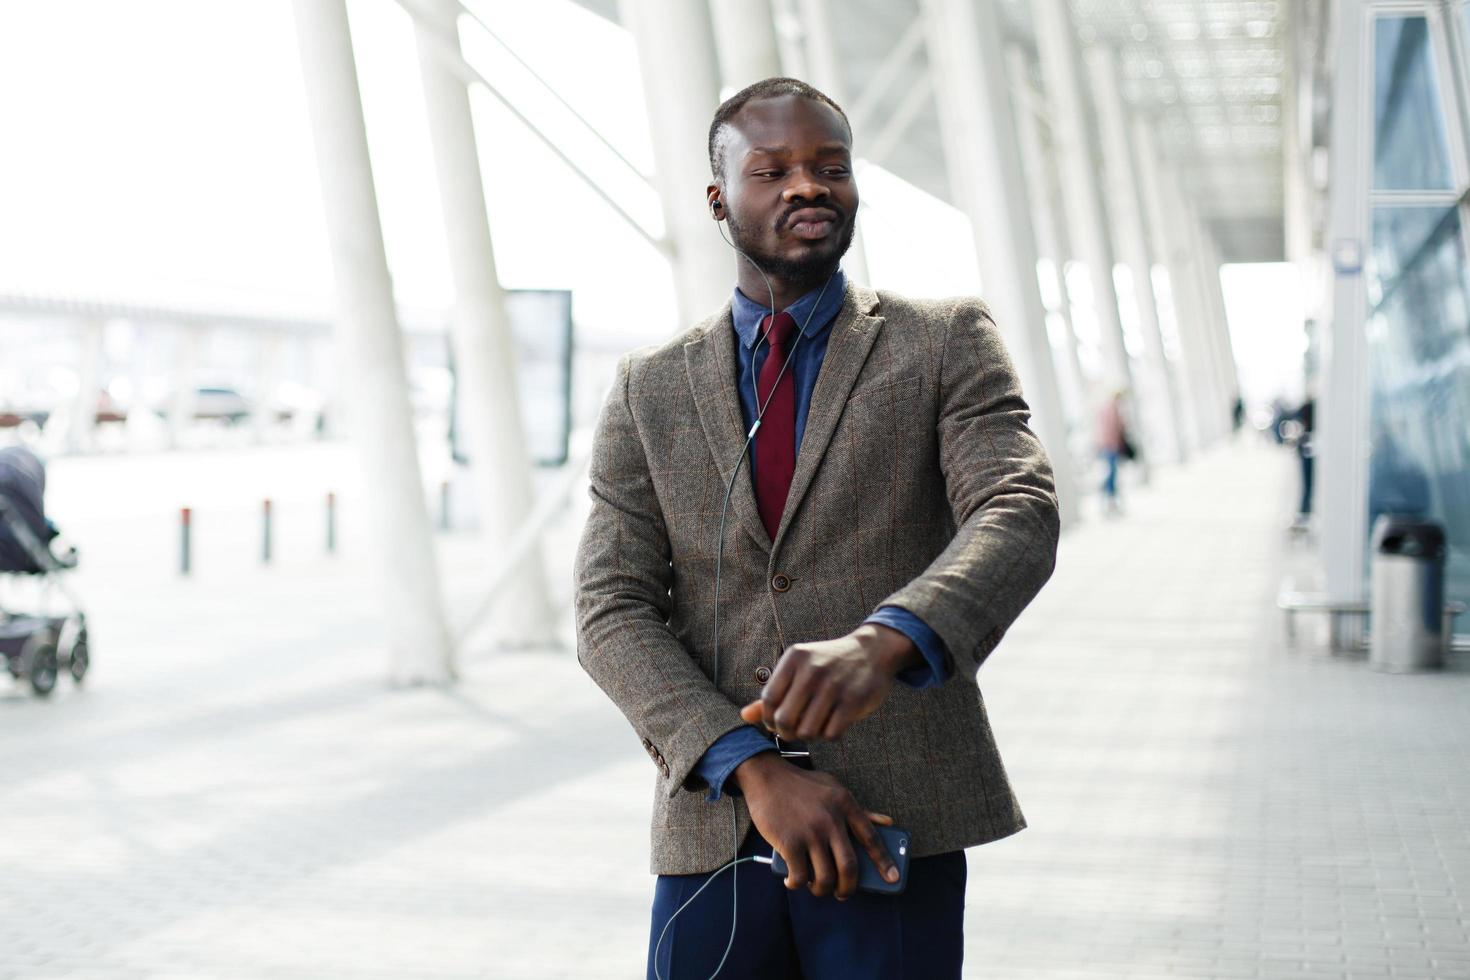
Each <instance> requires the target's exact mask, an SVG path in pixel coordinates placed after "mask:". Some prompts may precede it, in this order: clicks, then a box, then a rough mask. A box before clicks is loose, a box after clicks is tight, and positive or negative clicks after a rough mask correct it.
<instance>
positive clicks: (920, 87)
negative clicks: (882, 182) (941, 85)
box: [863, 70, 934, 166]
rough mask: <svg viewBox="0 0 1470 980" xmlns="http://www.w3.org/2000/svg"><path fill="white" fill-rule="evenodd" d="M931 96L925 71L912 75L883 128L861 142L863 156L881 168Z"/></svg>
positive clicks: (932, 91)
mask: <svg viewBox="0 0 1470 980" xmlns="http://www.w3.org/2000/svg"><path fill="white" fill-rule="evenodd" d="M933 94H934V83H933V82H932V81H931V80H930V78H929V72H928V71H927V70H925V71H922V72H919V73H917V74H915V75H913V76H912V77H911V78H910V79H909V84H908V88H907V90H906V91H905V92H904V93H903V98H902V99H900V100H899V103H898V107H897V108H895V109H894V110H893V113H892V115H890V116H889V117H888V118H887V119H885V120H884V121H883V128H882V129H880V130H878V132H877V134H876V135H874V136H873V138H872V139H867V140H864V141H863V145H864V147H865V152H864V153H863V156H864V157H865V158H867V159H868V160H871V161H872V162H874V163H876V164H878V165H879V166H882V164H883V161H884V160H887V159H888V157H889V156H890V155H891V154H892V153H893V150H894V147H896V146H898V141H899V140H901V139H903V137H904V134H905V133H907V132H908V131H909V127H910V126H912V125H913V124H914V120H915V119H917V118H919V113H921V112H923V111H924V110H925V109H926V108H927V107H928V106H929V97H930V96H932V95H933Z"/></svg>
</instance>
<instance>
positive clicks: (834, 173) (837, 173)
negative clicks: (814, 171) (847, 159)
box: [822, 167, 847, 177]
mask: <svg viewBox="0 0 1470 980" xmlns="http://www.w3.org/2000/svg"><path fill="white" fill-rule="evenodd" d="M822 173H824V174H826V175H827V176H828V177H846V176H847V168H846V167H827V168H826V169H825V170H823V171H822Z"/></svg>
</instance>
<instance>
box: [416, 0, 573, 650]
mask: <svg viewBox="0 0 1470 980" xmlns="http://www.w3.org/2000/svg"><path fill="white" fill-rule="evenodd" d="M420 10H421V11H422V16H421V17H418V18H415V20H414V30H415V33H416V34H417V36H418V48H419V66H420V71H421V74H422V77H423V85H424V102H425V104H426V106H427V108H428V117H429V136H430V138H431V139H432V140H433V143H434V164H435V173H436V174H437V176H438V178H439V204H440V209H441V210H442V211H443V213H444V231H445V235H446V237H447V239H448V244H449V267H450V273H451V274H452V276H453V279H454V308H453V312H452V315H451V318H450V339H451V341H452V342H453V345H454V364H455V370H456V372H457V378H458V382H459V392H460V405H461V407H462V409H463V411H462V412H461V415H460V424H461V425H462V426H463V431H464V434H465V442H466V445H467V447H468V450H469V456H470V469H471V476H472V477H473V486H474V491H475V512H476V516H477V517H478V519H479V529H480V536H481V538H482V539H483V541H484V543H485V545H486V546H487V547H486V552H487V554H494V553H495V550H496V548H497V547H498V546H499V545H500V544H501V543H503V542H505V541H507V540H509V539H510V538H511V537H512V536H513V535H514V534H515V532H516V530H517V529H518V528H519V527H520V526H521V525H522V524H523V523H524V522H525V520H526V518H527V516H528V515H529V514H530V513H531V507H532V505H533V503H534V495H535V489H534V487H533V485H532V478H531V461H530V457H529V454H528V452H527V448H526V437H525V429H524V425H523V423H522V420H521V402H520V397H519V389H518V385H517V381H516V371H515V367H516V358H515V345H514V340H513V336H512V333H511V324H510V316H509V315H508V314H507V313H506V309H505V296H504V294H503V293H502V292H501V289H500V280H499V278H498V277H497V275H496V268H495V249H494V247H493V246H492V244H491V240H490V221H489V217H488V215H487V212H486V207H485V192H484V187H483V185H482V183H481V176H480V174H481V170H480V155H479V151H478V149H477V148H476V145H475V127H474V121H473V119H472V117H471V114H470V99H469V90H468V89H467V88H466V87H465V85H464V83H463V82H462V81H460V79H459V76H458V75H457V74H456V73H455V72H454V71H452V70H451V69H450V68H449V66H448V65H446V64H445V63H444V61H443V55H442V52H444V51H446V50H449V51H453V50H458V49H459V29H458V11H459V3H458V0H425V2H423V3H421V4H420ZM553 631H554V623H553V620H552V612H551V602H550V599H549V597H548V595H547V586H546V571H545V569H544V567H543V563H542V560H541V554H540V550H539V549H536V548H533V549H532V550H531V553H530V555H529V556H528V557H527V558H526V559H525V561H524V562H522V563H521V566H520V569H519V571H518V572H517V573H516V574H515V575H513V576H512V577H511V578H510V579H509V580H508V582H507V585H506V586H505V588H504V590H503V592H502V593H501V596H500V600H499V603H498V604H497V606H496V630H495V633H496V635H498V636H499V638H500V639H501V641H502V643H504V644H506V645H516V646H525V645H533V644H546V643H549V642H550V641H551V639H552V636H553Z"/></svg>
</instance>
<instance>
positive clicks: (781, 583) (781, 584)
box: [771, 575, 791, 592]
mask: <svg viewBox="0 0 1470 980" xmlns="http://www.w3.org/2000/svg"><path fill="white" fill-rule="evenodd" d="M771 588H773V589H775V590H776V591H777V592H785V591H786V590H787V589H789V588H791V579H789V578H787V577H786V576H785V575H777V576H776V577H775V578H773V579H771Z"/></svg>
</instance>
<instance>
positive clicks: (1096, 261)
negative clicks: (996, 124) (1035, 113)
mask: <svg viewBox="0 0 1470 980" xmlns="http://www.w3.org/2000/svg"><path fill="white" fill-rule="evenodd" d="M1031 12H1032V18H1033V20H1034V22H1035V25H1036V45H1037V48H1038V49H1039V50H1040V52H1041V68H1042V74H1043V76H1044V78H1045V82H1046V84H1045V88H1046V95H1047V100H1048V102H1049V103H1050V104H1051V107H1052V142H1053V144H1054V145H1055V146H1056V152H1057V159H1058V162H1059V164H1060V168H1061V175H1062V205H1063V207H1064V209H1065V211H1066V214H1067V218H1068V221H1069V223H1070V225H1071V228H1072V236H1071V239H1072V244H1073V245H1075V246H1076V247H1077V248H1078V249H1079V255H1078V257H1079V258H1081V259H1082V261H1083V263H1085V264H1086V266H1087V271H1088V274H1089V275H1090V276H1091V279H1092V293H1093V304H1094V306H1095V307H1096V312H1097V320H1098V330H1099V333H1100V334H1101V338H1102V354H1103V364H1104V369H1105V370H1106V371H1107V377H1106V378H1105V379H1104V380H1105V384H1106V386H1107V387H1111V388H1129V389H1131V387H1132V384H1133V373H1132V370H1131V367H1130V365H1129V362H1128V349H1127V347H1126V346H1124V343H1123V321H1122V319H1121V318H1120V316H1119V314H1118V294H1117V291H1116V290H1115V289H1114V288H1113V246H1112V243H1111V242H1110V241H1109V240H1108V232H1107V224H1106V219H1105V217H1104V213H1103V205H1102V194H1103V191H1102V186H1101V181H1100V179H1099V176H1098V173H1097V168H1096V167H1094V166H1093V160H1092V152H1091V140H1090V139H1089V136H1088V131H1087V116H1088V109H1087V96H1086V93H1085V92H1084V90H1083V87H1082V77H1081V75H1080V74H1079V72H1078V66H1079V65H1080V64H1081V63H1082V59H1081V57H1080V55H1079V53H1078V50H1077V38H1076V34H1075V32H1074V31H1073V28H1072V17H1071V13H1070V10H1069V8H1068V4H1067V0H1034V2H1033V4H1032V7H1031ZM1145 407H1146V408H1148V407H1149V406H1145Z"/></svg>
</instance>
